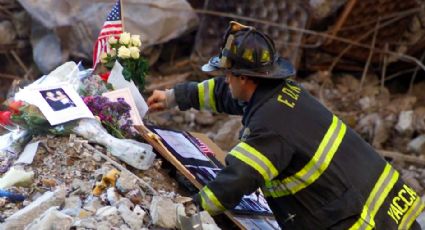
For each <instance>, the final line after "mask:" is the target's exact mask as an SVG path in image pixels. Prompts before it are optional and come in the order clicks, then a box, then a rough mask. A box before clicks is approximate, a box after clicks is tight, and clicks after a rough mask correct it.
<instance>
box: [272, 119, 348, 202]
mask: <svg viewBox="0 0 425 230" xmlns="http://www.w3.org/2000/svg"><path fill="white" fill-rule="evenodd" d="M346 130H347V127H346V126H345V124H344V123H343V122H342V121H341V120H339V119H338V118H337V117H336V116H335V115H334V116H333V118H332V123H331V125H330V127H329V129H328V130H327V132H326V134H325V136H324V138H323V139H322V141H321V142H320V145H319V147H318V149H317V150H316V152H315V153H314V155H313V157H312V158H311V159H310V161H309V162H308V163H307V164H306V165H305V166H304V167H303V168H302V169H301V170H300V171H298V172H297V173H295V174H294V175H292V176H289V177H287V178H284V179H283V180H281V181H271V182H267V183H266V185H265V187H266V188H267V189H268V190H269V193H271V195H272V196H274V197H280V196H286V195H290V194H295V193H297V192H299V191H300V190H302V189H304V188H306V187H307V186H309V185H311V184H312V183H314V182H315V181H316V180H317V179H318V178H319V177H320V176H321V175H322V174H323V173H324V172H325V171H326V169H327V168H328V166H329V164H330V163H331V162H332V158H333V157H334V155H335V153H336V152H337V150H338V148H339V145H340V144H341V142H342V139H343V138H344V136H345V132H346Z"/></svg>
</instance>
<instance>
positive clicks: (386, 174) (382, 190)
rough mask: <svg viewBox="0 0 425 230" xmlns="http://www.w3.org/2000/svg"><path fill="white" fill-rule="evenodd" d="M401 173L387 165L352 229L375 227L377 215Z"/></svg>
mask: <svg viewBox="0 0 425 230" xmlns="http://www.w3.org/2000/svg"><path fill="white" fill-rule="evenodd" d="M398 177H399V174H398V172H397V171H395V170H394V169H393V168H392V167H391V165H390V164H388V163H387V165H385V168H384V171H383V172H382V174H381V175H380V176H379V179H378V181H377V182H376V184H375V186H374V187H373V189H372V192H371V193H370V194H369V197H368V198H367V200H366V203H365V205H364V206H363V210H362V213H361V214H360V218H359V219H358V220H357V221H356V223H354V225H353V226H351V228H350V229H351V230H357V229H373V228H374V227H375V215H376V213H377V212H378V210H379V208H380V207H381V205H382V203H383V202H384V200H385V198H386V197H387V196H388V193H389V192H390V191H391V189H392V188H393V187H394V184H395V183H396V182H397V180H398Z"/></svg>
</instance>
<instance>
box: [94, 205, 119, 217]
mask: <svg viewBox="0 0 425 230" xmlns="http://www.w3.org/2000/svg"><path fill="white" fill-rule="evenodd" d="M111 215H118V209H117V208H115V207H113V206H105V207H102V208H99V209H98V210H97V212H96V216H99V217H106V216H111Z"/></svg>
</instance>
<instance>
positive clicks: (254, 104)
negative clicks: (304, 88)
mask: <svg viewBox="0 0 425 230" xmlns="http://www.w3.org/2000/svg"><path fill="white" fill-rule="evenodd" d="M284 84H285V80H283V81H262V82H261V83H260V84H259V85H258V86H257V89H256V90H255V92H254V94H253V95H252V97H251V99H250V100H249V102H248V104H247V106H246V107H245V108H244V113H243V117H242V124H243V125H244V126H246V125H247V124H249V121H250V119H251V117H252V115H253V114H254V113H255V111H257V110H258V109H259V108H260V107H261V106H262V105H263V104H264V103H265V102H266V101H267V100H269V99H270V98H271V97H272V96H273V95H274V94H275V93H276V92H277V91H279V90H280V89H282V87H283V85H284Z"/></svg>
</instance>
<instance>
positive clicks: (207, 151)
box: [195, 137, 215, 157]
mask: <svg viewBox="0 0 425 230" xmlns="http://www.w3.org/2000/svg"><path fill="white" fill-rule="evenodd" d="M195 142H196V144H197V146H198V147H199V150H201V152H202V153H203V154H205V155H206V156H208V157H213V156H215V154H214V152H213V151H212V150H211V149H210V148H209V147H208V146H207V145H206V144H205V143H204V142H202V141H201V140H200V139H199V138H197V137H195Z"/></svg>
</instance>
